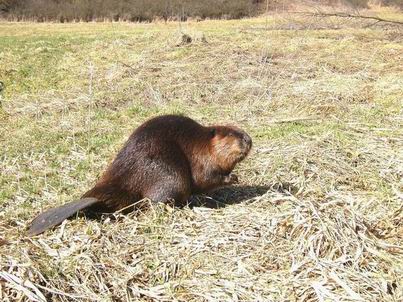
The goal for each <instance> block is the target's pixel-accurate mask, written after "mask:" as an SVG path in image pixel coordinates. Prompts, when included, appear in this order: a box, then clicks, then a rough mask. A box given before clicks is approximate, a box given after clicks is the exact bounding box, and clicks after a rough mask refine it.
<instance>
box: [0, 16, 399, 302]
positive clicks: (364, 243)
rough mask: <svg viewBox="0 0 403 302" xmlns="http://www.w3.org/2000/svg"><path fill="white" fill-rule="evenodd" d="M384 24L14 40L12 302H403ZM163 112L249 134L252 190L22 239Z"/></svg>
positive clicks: (3, 55)
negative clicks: (47, 211)
mask: <svg viewBox="0 0 403 302" xmlns="http://www.w3.org/2000/svg"><path fill="white" fill-rule="evenodd" d="M385 15H386V16H391V17H393V18H394V19H395V20H403V14H401V13H397V12H389V15H388V12H383V16H385ZM372 23H373V21H371V20H358V19H346V18H340V19H339V18H317V19H316V18H313V17H309V18H308V17H303V16H297V15H271V16H269V17H267V18H265V17H263V18H256V19H245V20H237V21H204V22H187V23H182V24H178V23H174V22H172V23H167V24H164V23H154V24H129V23H127V24H126V23H87V24H34V23H0V80H1V81H2V82H3V83H4V86H5V89H4V91H3V93H2V99H1V108H0V146H1V149H0V150H1V153H0V300H2V301H21V300H22V301H24V300H28V299H32V300H35V301H43V300H45V299H47V300H48V301H129V300H133V301H137V300H141V301H402V299H403V281H402V280H403V242H402V240H403V207H402V197H403V193H402V185H403V183H402V176H403V154H402V150H403V130H402V129H403V125H402V124H403V115H402V100H403V35H402V33H403V30H402V27H399V25H392V24H389V25H388V24H385V23H377V24H375V25H372ZM181 32H183V33H187V34H189V35H190V36H191V37H192V38H193V41H192V42H191V43H189V44H184V43H181V42H180V41H181ZM163 113H183V114H186V115H189V116H190V117H192V118H194V119H196V120H198V121H200V122H201V123H204V124H211V123H234V124H237V125H239V126H240V127H242V128H244V129H245V130H247V131H248V132H249V133H250V135H251V136H252V138H253V140H254V150H253V152H252V154H251V155H250V156H249V157H248V158H247V159H246V160H245V161H244V162H243V163H241V164H240V165H239V166H238V167H237V168H236V172H237V173H238V175H239V179H240V184H239V185H237V186H235V187H232V188H227V189H222V190H219V191H218V192H215V193H213V194H211V195H210V196H201V197H195V198H192V200H191V201H190V204H189V206H187V207H185V208H182V209H176V208H175V209H172V208H169V207H164V206H154V207H152V208H151V209H149V210H148V211H145V212H144V213H134V214H131V215H128V216H123V215H116V216H115V217H108V218H105V219H103V220H101V221H96V220H85V219H84V218H79V219H76V220H70V221H67V222H65V223H64V224H63V225H62V226H61V227H58V228H56V229H54V230H52V231H48V232H46V233H45V234H44V235H41V236H38V237H35V238H33V239H31V238H27V237H26V236H25V235H24V231H25V228H26V226H27V225H28V223H29V222H30V220H31V219H32V218H33V217H34V216H35V215H36V214H37V213H39V212H40V211H41V210H42V209H45V208H48V207H50V206H55V205H60V204H63V203H64V202H67V201H70V200H72V199H75V198H78V197H80V194H82V193H83V192H85V191H86V190H87V189H88V188H90V187H91V185H92V184H94V182H95V181H96V179H97V177H99V175H100V173H101V172H102V171H103V169H104V168H105V167H106V166H107V164H108V162H110V161H111V159H112V158H113V156H114V154H115V153H116V152H117V150H119V148H120V147H121V146H122V144H123V143H124V141H125V140H126V139H127V137H128V135H129V134H130V133H131V131H132V130H133V129H134V128H135V127H136V126H138V125H139V124H141V123H142V122H144V121H145V120H146V119H147V118H149V117H152V116H155V115H158V114H163Z"/></svg>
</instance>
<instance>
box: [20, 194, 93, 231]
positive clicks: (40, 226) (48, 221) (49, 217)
mask: <svg viewBox="0 0 403 302" xmlns="http://www.w3.org/2000/svg"><path fill="white" fill-rule="evenodd" d="M98 201H99V200H98V199H96V198H93V197H86V198H82V199H79V200H74V201H72V202H69V203H66V204H64V205H62V206H60V207H57V208H52V209H49V210H46V211H45V212H43V213H41V214H39V215H38V216H37V217H36V218H35V219H34V220H32V222H31V225H30V226H29V229H28V231H27V235H28V236H35V235H39V234H40V233H43V232H44V231H46V230H47V229H50V228H51V227H54V226H56V225H58V224H60V223H62V222H63V220H65V219H67V218H69V217H70V216H72V215H74V214H75V213H77V212H78V211H80V210H83V209H86V208H88V207H90V206H92V205H94V204H96V203H97V202H98Z"/></svg>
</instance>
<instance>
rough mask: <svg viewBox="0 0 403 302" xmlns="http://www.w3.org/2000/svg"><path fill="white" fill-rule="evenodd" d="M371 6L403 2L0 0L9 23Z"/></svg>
mask: <svg viewBox="0 0 403 302" xmlns="http://www.w3.org/2000/svg"><path fill="white" fill-rule="evenodd" d="M304 2H307V3H309V4H310V5H312V6H318V7H320V6H321V5H340V4H342V5H349V6H352V7H356V8H357V7H360V8H362V7H366V6H367V4H368V3H370V2H371V3H376V4H381V5H395V6H400V7H403V0H372V1H368V0H309V1H297V0H0V18H2V19H6V20H10V21H24V20H29V21H38V22H45V21H58V22H72V21H140V22H141V21H153V20H155V19H164V20H178V19H180V20H186V19H188V18H190V17H192V18H199V19H205V18H227V19H234V18H242V17H247V16H254V15H256V14H259V13H261V12H263V11H264V10H265V9H267V8H269V9H274V8H283V9H286V8H288V7H292V6H293V4H297V5H300V4H302V3H304Z"/></svg>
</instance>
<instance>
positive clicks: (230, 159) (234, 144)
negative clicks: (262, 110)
mask: <svg viewBox="0 0 403 302" xmlns="http://www.w3.org/2000/svg"><path fill="white" fill-rule="evenodd" d="M209 131H210V135H211V143H210V152H211V155H212V156H213V157H215V159H216V163H217V164H218V165H219V166H220V168H221V169H222V170H223V171H226V172H231V171H232V169H234V167H235V165H236V164H237V163H239V162H240V161H241V160H243V159H244V158H245V157H246V156H247V155H248V153H249V151H250V149H251V148H252V139H251V137H250V136H249V135H248V134H247V133H246V132H245V131H243V130H241V129H239V128H237V127H234V126H211V127H209Z"/></svg>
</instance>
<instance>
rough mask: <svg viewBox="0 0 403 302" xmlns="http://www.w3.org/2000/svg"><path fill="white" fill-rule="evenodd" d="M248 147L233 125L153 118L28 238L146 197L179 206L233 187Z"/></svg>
mask: <svg viewBox="0 0 403 302" xmlns="http://www.w3.org/2000/svg"><path fill="white" fill-rule="evenodd" d="M251 147H252V140H251V138H250V136H249V135H248V134H246V133H245V132H244V131H242V130H241V129H239V128H237V127H233V126H209V127H204V126H202V125H200V124H199V123H197V122H195V121H194V120H192V119H190V118H188V117H185V116H178V115H163V116H159V117H156V118H152V119H150V120H148V121H146V122H145V123H144V124H142V125H141V126H140V127H138V128H137V129H136V130H135V131H134V132H133V133H132V134H131V136H130V137H129V139H128V140H127V142H126V144H125V145H124V147H123V148H122V149H121V150H120V152H119V153H118V155H117V156H116V158H115V159H114V160H113V162H112V163H111V164H110V166H109V167H108V168H107V170H106V171H105V172H104V174H103V175H102V176H101V178H100V179H99V181H98V182H97V183H96V184H95V186H94V187H93V188H92V189H91V190H89V191H88V192H86V193H85V194H84V195H83V196H82V198H81V199H80V200H76V201H73V202H70V203H67V204H65V205H62V206H60V207H57V208H53V209H49V210H47V211H45V212H43V213H41V214H40V215H39V216H38V217H36V218H35V219H34V220H33V221H32V223H31V226H30V228H29V229H28V235H30V236H33V235H37V234H40V233H42V232H43V231H45V230H46V229H48V228H50V227H53V226H55V225H58V224H60V223H61V222H62V221H63V220H65V219H66V218H68V217H70V216H72V215H73V214H75V213H77V212H78V211H82V210H85V211H86V212H89V213H91V212H103V213H105V212H114V211H117V210H120V209H122V208H125V207H127V206H129V205H131V204H133V203H134V202H136V201H138V200H140V199H143V198H149V199H150V200H152V201H155V202H167V201H175V203H176V204H177V205H183V204H184V203H185V202H186V201H187V199H188V198H189V197H190V195H191V194H198V193H204V192H208V191H211V190H213V189H216V188H218V187H222V186H225V185H229V184H231V183H233V182H234V181H235V180H236V179H237V177H236V176H235V175H233V174H231V171H232V170H233V169H234V167H235V165H236V164H237V163H238V162H240V161H241V160H243V159H244V158H245V157H246V156H247V154H248V153H249V151H250V149H251Z"/></svg>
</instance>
